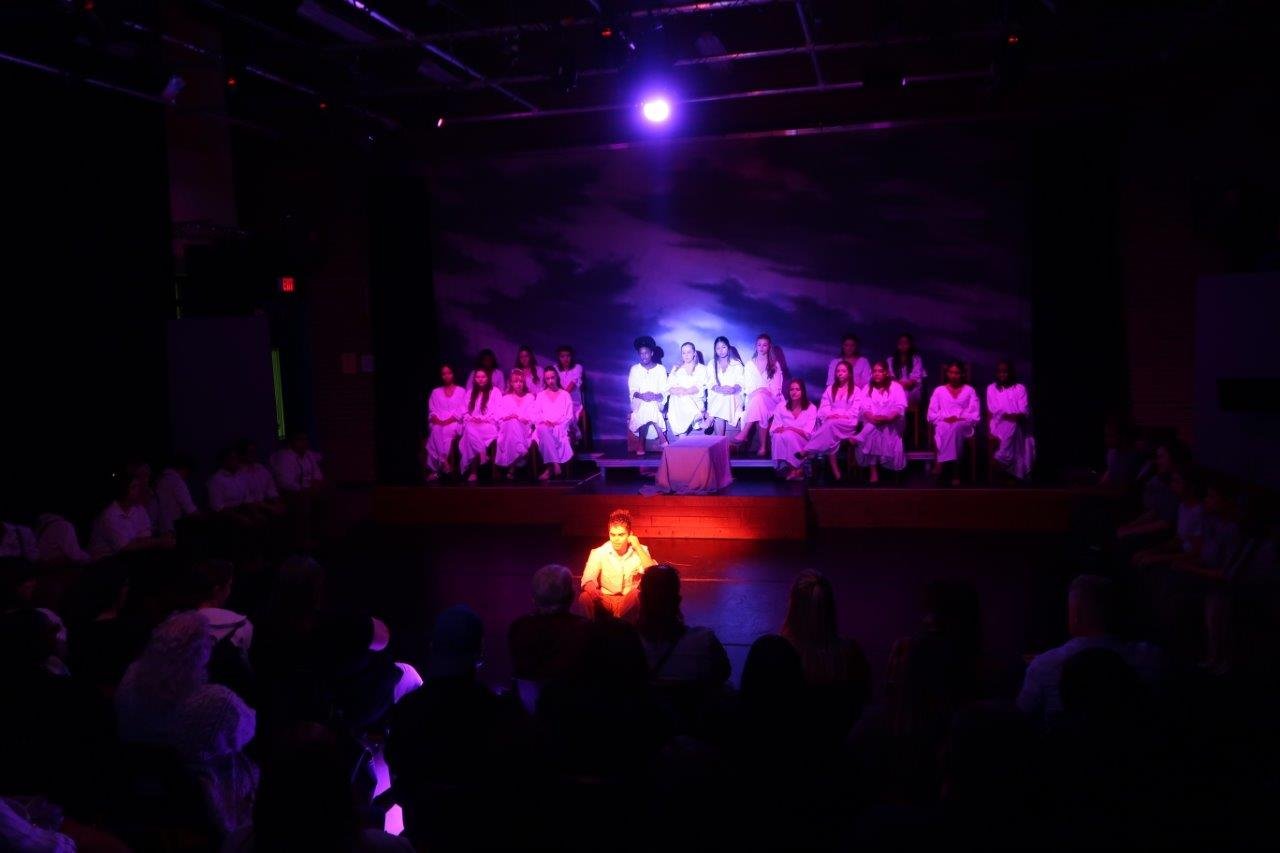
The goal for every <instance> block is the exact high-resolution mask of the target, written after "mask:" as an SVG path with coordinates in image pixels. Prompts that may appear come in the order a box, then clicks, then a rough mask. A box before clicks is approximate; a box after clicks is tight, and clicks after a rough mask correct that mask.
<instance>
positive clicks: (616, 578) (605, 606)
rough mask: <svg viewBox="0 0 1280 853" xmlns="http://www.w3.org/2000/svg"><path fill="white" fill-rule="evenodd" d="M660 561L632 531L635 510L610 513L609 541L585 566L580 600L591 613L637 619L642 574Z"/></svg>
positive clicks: (592, 555) (618, 510) (598, 549)
mask: <svg viewBox="0 0 1280 853" xmlns="http://www.w3.org/2000/svg"><path fill="white" fill-rule="evenodd" d="M656 562H657V561H656V560H654V559H653V557H652V556H650V554H649V549H648V548H646V547H645V546H643V545H641V544H640V540H639V539H638V538H636V535H635V534H634V533H632V532H631V513H630V512H628V511H627V510H625V509H615V510H614V511H613V512H611V513H609V541H608V542H606V543H605V544H603V545H601V546H600V547H599V548H596V549H594V550H593V551H592V552H591V554H590V555H589V556H588V557H587V566H586V568H585V569H583V570H582V593H581V594H580V595H579V596H578V601H579V602H580V603H581V604H582V607H583V609H584V610H585V611H586V613H587V616H589V617H592V618H598V617H601V616H604V615H606V614H608V615H610V616H614V617H616V618H618V619H624V618H625V619H634V618H635V616H636V615H637V614H636V610H635V607H636V603H637V601H638V600H639V596H640V578H641V576H642V575H644V570H645V569H647V568H649V567H650V566H652V565H654V564H655V563H656Z"/></svg>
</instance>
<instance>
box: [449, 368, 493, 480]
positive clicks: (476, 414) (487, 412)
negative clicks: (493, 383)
mask: <svg viewBox="0 0 1280 853" xmlns="http://www.w3.org/2000/svg"><path fill="white" fill-rule="evenodd" d="M467 399H468V401H470V399H471V396H470V395H469V394H468V395H467ZM482 407H483V408H482ZM501 410H502V392H501V391H499V390H498V389H497V388H494V389H493V390H492V391H490V392H489V403H488V405H487V406H486V405H485V401H484V395H483V394H477V395H476V402H475V405H473V406H471V408H469V409H468V410H467V413H466V414H465V415H463V417H462V441H460V442H458V456H459V459H458V464H459V465H461V466H462V468H463V469H465V468H466V467H467V466H468V465H470V464H471V463H472V461H473V460H476V459H479V460H480V462H481V464H483V463H484V462H485V461H486V460H487V459H488V458H489V445H491V444H493V443H494V442H495V441H497V440H498V415H499V413H500V412H501Z"/></svg>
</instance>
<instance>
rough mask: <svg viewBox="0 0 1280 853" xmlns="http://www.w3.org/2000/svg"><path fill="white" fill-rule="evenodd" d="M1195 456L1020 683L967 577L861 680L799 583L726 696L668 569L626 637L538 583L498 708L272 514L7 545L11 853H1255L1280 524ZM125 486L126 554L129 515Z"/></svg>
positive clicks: (648, 588) (121, 520)
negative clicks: (50, 548)
mask: <svg viewBox="0 0 1280 853" xmlns="http://www.w3.org/2000/svg"><path fill="white" fill-rule="evenodd" d="M243 458H246V457H245V456H244V455H240V454H237V458H236V461H239V459H243ZM227 461H228V460H227V459H224V460H223V465H222V466H221V467H220V470H221V471H222V472H223V473H225V474H227V475H234V474H235V472H236V470H238V469H237V468H235V467H228V464H227ZM1188 462H1189V460H1188V459H1187V458H1186V455H1185V453H1184V451H1183V450H1182V449H1181V448H1179V447H1177V446H1176V445H1174V444H1172V443H1159V444H1158V446H1153V447H1152V448H1151V450H1150V458H1149V459H1148V458H1143V459H1141V460H1140V463H1141V464H1138V465H1134V466H1132V467H1133V469H1134V470H1133V476H1132V477H1130V478H1128V479H1127V480H1126V481H1125V482H1124V483H1115V482H1113V483H1110V484H1109V485H1110V486H1111V487H1113V488H1116V489H1117V493H1116V494H1115V495H1113V496H1112V500H1111V501H1110V502H1109V503H1108V504H1107V506H1108V508H1109V509H1108V510H1107V513H1105V514H1099V513H1093V514H1088V515H1087V516H1085V517H1082V519H1081V522H1080V525H1079V526H1078V529H1077V531H1076V532H1077V535H1078V543H1079V545H1080V552H1079V559H1080V561H1081V565H1082V566H1087V569H1088V571H1085V572H1081V573H1080V574H1078V575H1077V576H1075V577H1074V578H1073V579H1071V580H1070V582H1069V584H1067V585H1065V587H1064V588H1063V589H1062V590H1061V599H1060V602H1059V607H1060V608H1061V612H1062V614H1063V622H1064V624H1065V631H1064V632H1061V633H1062V636H1061V637H1060V639H1061V641H1062V642H1061V644H1059V645H1056V646H1054V647H1052V648H1042V649H1029V650H1028V655H1027V661H1026V667H1025V671H1024V672H1020V673H1019V674H1018V677H1017V678H1014V679H1012V680H1010V679H1007V678H1001V677H997V676H995V675H994V674H993V673H994V671H995V669H996V666H995V664H994V663H993V661H992V659H991V658H992V656H991V654H990V653H989V651H988V649H987V648H986V646H985V644H984V639H983V631H982V625H983V618H982V617H983V612H982V610H983V603H982V601H981V600H980V598H979V596H978V594H977V592H976V590H975V587H974V586H973V585H971V584H969V583H966V582H958V581H954V580H951V581H946V582H935V583H931V584H929V585H928V586H927V588H926V589H924V590H922V591H921V592H922V596H921V600H922V607H921V612H920V614H919V621H918V622H917V623H916V624H903V625H901V626H899V628H898V630H899V632H900V634H901V637H900V639H898V640H897V641H896V642H895V643H893V646H892V651H891V653H890V656H889V660H888V661H887V662H886V663H887V666H886V667H885V668H884V671H885V673H886V674H885V677H884V678H883V681H882V683H876V682H875V680H874V679H873V677H872V667H871V666H870V665H869V663H868V661H867V659H866V656H865V655H864V654H863V651H862V648H861V647H860V645H859V643H858V642H857V638H856V636H849V635H847V634H845V633H842V632H841V630H840V626H841V625H842V623H841V622H840V621H839V619H838V618H837V617H838V614H837V608H836V601H837V596H836V594H835V591H834V589H833V585H832V581H831V579H830V578H828V577H826V576H824V575H823V574H821V573H819V572H816V571H813V570H807V569H806V570H802V571H799V572H798V573H797V574H796V576H795V577H794V580H793V582H792V584H791V586H790V589H789V592H788V593H787V600H786V616H785V618H784V619H783V621H782V623H781V624H779V625H778V626H776V632H774V633H769V634H766V635H764V636H761V637H759V638H758V639H756V640H755V641H754V642H753V643H752V644H751V647H750V650H749V652H748V653H747V655H746V659H745V664H744V665H743V668H742V670H741V672H740V673H738V674H737V676H738V677H737V678H736V679H735V678H734V677H733V676H734V673H733V672H732V668H731V665H730V658H729V656H728V654H727V653H726V650H725V648H724V646H723V644H722V643H721V641H720V639H719V638H718V637H717V636H716V634H715V632H714V631H713V630H711V629H710V628H708V627H705V626H698V625H691V624H688V623H687V622H686V620H685V618H684V615H683V609H682V586H681V585H682V578H681V575H680V571H679V570H678V569H677V568H675V567H674V566H672V565H670V564H664V563H659V564H657V565H654V566H651V567H649V568H648V569H647V570H646V572H645V573H644V576H643V578H642V580H641V583H640V589H639V604H638V614H637V617H636V618H635V619H634V620H621V619H616V618H613V617H612V616H610V615H609V613H608V612H607V610H603V609H600V610H597V611H596V612H594V613H592V614H591V615H590V616H588V615H587V614H585V613H583V612H581V606H580V604H579V603H578V593H579V591H580V590H579V582H578V580H577V579H576V578H575V576H574V573H573V572H572V571H570V570H569V569H568V568H566V567H564V566H561V565H549V566H545V567H542V568H540V569H538V570H537V571H535V572H534V573H533V577H532V585H531V601H530V608H529V612H528V613H527V615H524V616H521V617H520V618H518V619H516V620H515V621H514V622H513V623H512V624H511V625H510V626H509V630H508V632H507V637H508V644H509V653H510V660H511V669H512V672H511V675H512V677H511V679H510V680H509V682H508V683H505V684H503V685H501V686H500V687H499V688H498V689H495V688H494V686H493V685H492V684H490V683H487V682H486V681H485V680H484V679H483V678H482V677H481V675H482V672H483V664H484V659H485V648H484V642H483V638H484V636H485V626H484V624H483V622H482V620H481V617H480V616H479V615H477V613H476V612H475V611H474V610H472V609H471V608H469V607H467V606H465V605H461V604H459V605H455V606H452V607H449V608H447V609H445V610H444V611H443V612H441V613H439V614H438V615H437V617H436V619H435V621H434V626H433V628H432V631H431V636H430V640H431V642H430V649H429V653H428V654H427V656H426V657H425V659H424V660H420V661H419V660H412V658H413V655H412V654H405V653H404V652H407V651H408V650H407V648H405V646H404V645H402V644H401V643H400V642H399V641H398V638H397V637H396V636H394V634H393V631H392V630H391V628H390V627H389V626H388V625H387V624H386V623H385V622H384V621H382V620H381V619H379V618H377V617H376V616H374V615H373V614H371V613H367V612H362V611H360V610H359V609H357V608H355V607H354V606H352V604H351V603H350V602H347V601H343V600H336V599H335V597H334V596H332V595H331V594H329V590H330V589H332V582H331V579H330V578H329V577H328V576H327V574H326V571H325V569H324V568H323V567H322V566H321V565H320V564H319V563H318V562H317V561H316V560H314V559H313V558H311V557H308V556H299V555H297V554H289V555H286V556H277V555H276V554H274V553H272V552H273V550H274V549H276V548H277V547H279V546H278V545H277V544H276V543H273V542H270V541H268V540H267V539H264V538H260V537H249V538H245V537H244V536H243V535H242V533H243V530H244V529H249V530H254V529H255V527H254V526H255V525H258V524H267V525H270V524H271V523H272V521H271V519H272V518H273V516H272V514H271V512H272V511H271V510H270V509H269V508H262V509H259V508H256V507H252V506H251V507H250V508H247V509H244V510H243V513H244V515H245V518H244V519H242V520H241V519H237V520H236V521H235V522H234V523H232V524H228V525H221V526H218V527H216V528H214V529H213V530H212V532H209V531H207V530H206V531H201V530H200V528H198V527H195V526H191V527H187V526H184V525H183V524H181V523H179V524H176V525H175V531H174V534H175V535H174V539H173V541H174V542H176V544H177V547H169V546H168V543H167V542H166V533H163V532H161V533H159V534H157V533H156V532H155V531H154V530H153V531H152V532H151V533H150V534H149V535H148V536H145V537H142V536H139V537H134V538H131V539H129V541H128V542H127V543H126V544H125V545H124V546H123V547H112V548H111V549H110V550H109V552H108V553H105V554H104V555H103V556H101V557H100V558H98V559H96V560H94V559H93V554H92V553H89V554H88V555H87V559H88V560H89V561H88V562H85V561H81V560H80V558H77V560H76V561H75V562H76V565H74V566H73V567H71V568H67V567H66V565H65V564H63V565H62V568H61V569H59V570H57V571H56V572H55V571H54V570H52V569H50V567H49V566H48V564H47V563H44V562H42V561H41V560H40V559H39V555H40V553H41V550H40V543H41V542H42V541H43V539H44V536H43V533H37V532H36V531H32V533H31V536H30V537H28V536H27V534H26V533H23V532H21V531H20V530H18V528H16V527H11V526H6V528H5V530H4V534H5V540H4V541H5V543H6V547H8V545H7V543H9V542H10V541H17V542H19V546H18V547H19V548H20V549H23V550H21V551H20V553H17V554H12V553H10V552H6V553H9V554H10V555H9V556H6V557H4V558H3V560H2V562H0V667H3V670H4V672H3V679H4V684H5V685H6V696H5V699H4V701H3V702H0V708H2V709H3V710H2V711H0V756H3V761H0V848H4V849H20V850H57V851H61V850H71V849H75V845H78V846H79V848H80V849H91V850H127V849H136V850H225V851H258V850H260V851H267V850H271V851H275V850H294V849H296V850H325V851H348V850H350V851H397V850H413V849H419V850H453V849H475V848H493V849H510V848H516V847H520V848H530V849H539V848H556V849H584V850H587V849H591V850H596V849H600V848H602V847H611V848H619V847H620V848H624V849H655V848H659V847H661V848H706V847H708V846H714V847H715V848H725V847H732V846H740V847H748V848H757V847H759V848H774V849H809V848H820V849H857V848H866V849H880V848H909V847H914V846H918V845H926V844H935V845H942V844H945V845H948V846H951V847H955V846H959V847H961V848H969V847H974V848H978V847H981V848H989V849H1001V848H1019V849H1026V848H1045V847H1048V848H1078V847H1081V846H1085V845H1089V846H1102V845H1107V846H1111V845H1116V846H1119V845H1141V846H1144V847H1150V846H1172V845H1175V844H1176V845H1186V844H1196V845H1205V846H1208V845H1213V846H1219V847H1230V846H1236V845H1239V844H1243V843H1245V842H1248V841H1252V840H1253V839H1255V838H1256V837H1258V833H1260V832H1262V831H1264V830H1265V829H1266V827H1267V825H1268V822H1269V820H1270V809H1269V808H1268V806H1269V805H1270V798H1271V794H1272V793H1273V792H1274V791H1275V790H1276V786H1275V783H1276V781H1277V776H1276V771H1275V767H1277V766H1280V764H1278V763H1277V759H1278V758H1280V749H1277V747H1278V746H1280V744H1277V742H1276V736H1275V735H1274V734H1273V732H1274V729H1275V726H1274V719H1275V716H1276V713H1277V711H1280V701H1277V700H1278V699H1280V690H1277V687H1278V686H1280V685H1278V684H1277V679H1276V674H1277V673H1278V672H1280V668H1277V666H1276V664H1277V663H1280V653H1277V645H1278V644H1277V642H1276V634H1277V630H1276V625H1277V624H1278V623H1277V620H1276V618H1275V616H1276V611H1277V609H1276V606H1275V602H1276V601H1277V599H1278V596H1277V595H1276V590H1277V566H1276V545H1277V528H1276V525H1275V524H1274V523H1271V524H1263V523H1258V522H1257V521H1255V520H1253V516H1251V514H1250V513H1251V512H1258V513H1259V515H1258V517H1259V518H1263V519H1265V518H1267V517H1268V516H1267V515H1266V513H1265V512H1264V511H1261V510H1259V505H1255V503H1254V502H1253V501H1251V500H1250V499H1248V496H1246V495H1243V494H1241V493H1240V491H1239V490H1237V489H1235V488H1233V487H1232V486H1231V485H1230V484H1228V483H1226V482H1224V481H1219V480H1209V481H1206V480H1205V479H1204V478H1203V475H1202V474H1201V473H1200V472H1198V471H1196V470H1195V469H1194V468H1192V467H1190V466H1189V465H1188ZM1118 468H1119V466H1117V470H1118ZM182 471H183V469H182V468H181V467H170V468H167V469H166V471H165V472H163V473H162V475H161V477H160V478H159V480H157V481H156V486H155V492H156V493H157V497H159V496H160V495H161V494H169V495H172V494H174V493H175V492H177V493H179V496H178V497H176V498H173V500H172V503H173V505H175V506H179V507H181V506H182V505H183V500H182V499H181V496H180V491H181V490H180V489H177V488H176V484H172V483H170V484H169V485H168V486H166V487H165V488H164V489H162V488H161V486H162V485H164V484H165V479H166V478H170V479H171V478H172V476H175V475H176V476H178V477H181V476H182ZM170 472H172V473H170ZM215 476H219V477H221V479H224V480H225V479H226V477H222V476H221V475H215ZM124 479H127V480H128V484H127V486H126V485H125V484H124V483H123V482H122V484H121V486H120V490H119V493H118V497H117V498H116V500H115V501H114V502H113V504H112V506H114V507H115V509H114V510H112V511H111V516H110V518H109V520H108V521H106V522H104V524H103V526H104V528H110V531H116V532H118V531H119V530H125V529H130V528H131V526H132V525H134V524H135V523H136V524H137V526H138V527H139V528H141V526H142V524H141V520H140V518H139V520H137V521H136V522H135V521H133V520H131V518H130V517H131V516H134V515H137V514H138V512H137V509H138V508H140V507H142V508H144V509H143V513H144V514H145V512H146V510H145V506H146V505H147V497H146V495H145V494H144V493H143V490H142V488H141V483H142V482H143V478H142V477H140V476H138V475H137V473H136V470H135V472H134V473H133V474H131V475H127V476H125V477H124ZM146 482H147V483H150V479H149V478H147V479H146ZM265 483H266V481H265V479H263V480H262V485H263V486H264V487H265ZM224 485H225V484H224ZM241 485H243V484H241ZM276 485H277V490H278V491H279V489H280V488H281V487H282V483H281V482H280V481H279V480H278V479H277V481H276ZM170 487H172V490H170ZM227 488H228V489H234V488H235V485H228V486H227ZM211 491H212V489H211ZM165 500H166V501H167V500H169V498H165ZM271 500H272V498H270V496H269V495H268V496H267V497H266V498H265V500H264V501H261V502H256V503H263V504H264V505H266V504H269V502H270V501H271ZM1260 505H1265V502H1263V503H1262V504H1260ZM244 506H245V505H244V504H243V503H242V504H238V505H237V507H244ZM222 511H224V510H216V512H222ZM1104 515H1105V517H1104ZM183 517H185V516H183ZM282 517H287V510H286V514H285V516H282ZM14 531H18V532H14ZM110 531H106V530H104V532H103V534H102V536H101V537H99V539H98V540H96V541H98V542H106V543H107V544H111V542H112V541H113V540H112V536H113V535H114V533H112V532H110ZM64 532H65V531H64ZM187 538H192V539H194V544H192V543H191V542H188V541H185V540H186V539H187ZM33 541H34V543H35V544H34V545H33V544H32V542H33ZM63 541H64V542H65V540H63ZM285 541H287V542H288V541H291V540H288V539H287V538H286V540H285ZM24 543H25V544H24ZM135 543H140V544H135ZM130 546H132V547H130ZM63 547H65V548H69V546H67V545H64V546H63ZM90 550H91V551H92V548H91V549H90ZM531 568H532V567H531ZM55 577H56V578H57V582H54V578H55ZM853 633H854V634H855V635H856V633H857V630H856V626H855V630H854V631H853ZM405 658H409V659H410V661H409V662H406V660H405ZM414 664H417V666H415V665H414ZM419 671H420V672H421V674H419ZM735 681H736V686H735ZM401 828H402V830H403V831H402V832H401V831H400V830H401ZM388 829H392V830H395V831H396V832H398V834H393V833H392V832H388V831H387V830H388Z"/></svg>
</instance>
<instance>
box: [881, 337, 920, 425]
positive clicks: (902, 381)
mask: <svg viewBox="0 0 1280 853" xmlns="http://www.w3.org/2000/svg"><path fill="white" fill-rule="evenodd" d="M889 375H890V376H892V377H893V378H894V380H895V381H896V382H897V383H898V384H899V385H901V386H902V390H903V391H905V392H906V394H907V406H908V407H909V408H911V409H918V408H920V402H921V400H922V399H923V394H924V380H925V377H927V376H928V375H929V374H927V373H925V372H924V359H922V358H920V353H919V351H918V350H917V349H916V339H915V338H913V337H911V335H910V334H908V333H907V332H903V333H902V334H901V335H898V344H897V348H896V349H895V351H894V354H893V355H891V356H889Z"/></svg>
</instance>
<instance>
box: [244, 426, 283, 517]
mask: <svg viewBox="0 0 1280 853" xmlns="http://www.w3.org/2000/svg"><path fill="white" fill-rule="evenodd" d="M236 452H237V453H238V454H239V455H240V470H239V471H238V472H237V474H236V476H238V477H239V478H240V479H241V480H242V481H243V482H244V499H245V503H250V504H261V505H264V506H271V507H274V506H275V505H278V504H279V502H280V492H279V491H278V490H277V489H276V478H275V476H274V475H273V474H272V473H271V469H270V468H268V467H267V466H266V465H263V464H262V463H261V462H260V461H258V445H257V444H255V443H254V442H253V441H251V440H249V439H247V438H246V439H243V440H242V441H241V442H240V443H239V444H237V445H236Z"/></svg>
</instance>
